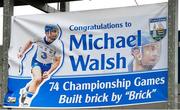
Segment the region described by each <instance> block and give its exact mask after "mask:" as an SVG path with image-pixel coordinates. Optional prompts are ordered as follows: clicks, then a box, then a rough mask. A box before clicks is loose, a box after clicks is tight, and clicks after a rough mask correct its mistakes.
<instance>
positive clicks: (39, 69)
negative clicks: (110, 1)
mask: <svg viewBox="0 0 180 110" xmlns="http://www.w3.org/2000/svg"><path fill="white" fill-rule="evenodd" d="M167 16H168V8H167V3H162V4H154V5H144V6H138V7H125V8H114V9H105V10H93V11H82V12H68V13H53V14H43V15H31V16H15V17H13V19H12V34H11V45H10V49H9V65H10V68H9V85H8V88H9V91H8V94H7V95H6V97H5V102H4V106H13V107H17V106H18V107H51V108H54V107H57V108H82V107H83V108H84V107H90V108H91V107H106V106H124V105H129V104H130V105H132V104H143V103H147V102H148V103H154V102H164V101H167V74H168V66H167V40H168V36H167V34H168V32H167V23H168V19H167ZM49 99H51V100H49Z"/></svg>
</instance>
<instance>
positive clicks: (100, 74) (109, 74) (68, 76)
mask: <svg viewBox="0 0 180 110" xmlns="http://www.w3.org/2000/svg"><path fill="white" fill-rule="evenodd" d="M61 66H62V65H61ZM61 66H60V67H61ZM59 69H60V68H59ZM59 69H58V70H59ZM58 70H57V71H58ZM57 71H56V72H57ZM161 71H168V68H164V69H154V70H151V71H136V72H114V73H103V74H102V73H95V74H83V75H80V73H79V74H77V75H62V76H52V77H51V78H52V79H53V78H54V79H55V78H65V77H67V78H74V77H94V76H112V75H128V74H129V75H130V74H137V73H138V74H142V73H145V74H149V73H150V72H161ZM56 72H55V73H56ZM55 73H53V74H55ZM8 77H9V78H16V79H18V78H19V79H23V78H25V79H31V77H28V76H26V77H23V76H21V77H19V76H11V75H9V76H8Z"/></svg>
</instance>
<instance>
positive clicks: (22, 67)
mask: <svg viewBox="0 0 180 110" xmlns="http://www.w3.org/2000/svg"><path fill="white" fill-rule="evenodd" d="M33 48H34V45H33V46H32V47H31V48H30V49H29V50H28V51H27V52H26V53H25V55H24V57H23V59H22V60H21V64H20V75H22V74H23V69H24V66H23V61H24V59H25V58H26V55H27V54H28V53H29V52H30V51H31V50H32V49H33Z"/></svg>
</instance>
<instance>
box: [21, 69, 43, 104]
mask: <svg viewBox="0 0 180 110" xmlns="http://www.w3.org/2000/svg"><path fill="white" fill-rule="evenodd" d="M32 76H33V78H32V80H31V82H30V83H29V86H28V87H27V88H25V89H23V90H22V97H21V103H22V104H23V106H29V105H30V103H31V100H32V97H33V95H34V93H35V92H36V90H37V89H38V87H39V85H40V84H41V82H42V73H41V68H40V67H39V66H35V67H33V68H32Z"/></svg>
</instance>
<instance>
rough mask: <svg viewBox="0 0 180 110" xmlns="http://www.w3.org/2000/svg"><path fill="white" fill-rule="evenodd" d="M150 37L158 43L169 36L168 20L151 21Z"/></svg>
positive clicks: (164, 18)
mask: <svg viewBox="0 0 180 110" xmlns="http://www.w3.org/2000/svg"><path fill="white" fill-rule="evenodd" d="M149 26H150V27H149V29H150V35H151V36H152V38H153V39H154V40H156V41H160V40H161V39H163V38H164V37H165V36H166V34H167V18H166V17H161V18H152V19H150V20H149Z"/></svg>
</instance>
